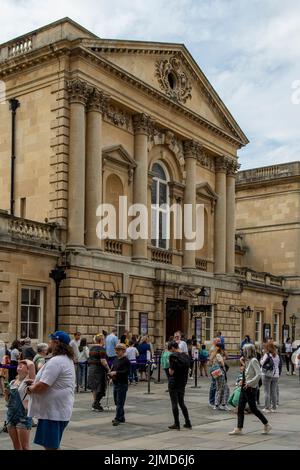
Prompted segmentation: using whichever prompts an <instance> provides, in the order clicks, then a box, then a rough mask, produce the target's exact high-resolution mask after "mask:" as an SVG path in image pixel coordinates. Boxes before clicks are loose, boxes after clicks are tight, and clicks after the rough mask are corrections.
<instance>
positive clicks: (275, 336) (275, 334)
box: [273, 312, 280, 343]
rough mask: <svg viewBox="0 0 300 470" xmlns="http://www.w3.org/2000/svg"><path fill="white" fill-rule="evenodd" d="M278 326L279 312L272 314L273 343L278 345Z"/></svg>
mask: <svg viewBox="0 0 300 470" xmlns="http://www.w3.org/2000/svg"><path fill="white" fill-rule="evenodd" d="M275 319H277V322H275ZM279 324H280V314H279V312H274V313H273V339H274V342H275V343H278V342H279V341H280V332H279V326H280V325H279Z"/></svg>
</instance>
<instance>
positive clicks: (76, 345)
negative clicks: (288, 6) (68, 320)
mask: <svg viewBox="0 0 300 470" xmlns="http://www.w3.org/2000/svg"><path fill="white" fill-rule="evenodd" d="M70 346H71V348H72V349H73V351H74V362H78V358H79V346H80V339H79V340H78V341H76V339H72V341H70Z"/></svg>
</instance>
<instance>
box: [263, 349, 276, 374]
mask: <svg viewBox="0 0 300 470" xmlns="http://www.w3.org/2000/svg"><path fill="white" fill-rule="evenodd" d="M262 372H263V374H264V375H265V376H266V377H273V376H274V372H275V364H274V361H273V357H272V356H271V355H270V354H269V356H268V358H267V359H266V361H265V363H264V365H263V366H262Z"/></svg>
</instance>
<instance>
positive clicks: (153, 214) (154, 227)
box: [151, 209, 157, 246]
mask: <svg viewBox="0 0 300 470" xmlns="http://www.w3.org/2000/svg"><path fill="white" fill-rule="evenodd" d="M156 230H157V211H156V209H152V210H151V243H152V245H153V246H156V239H157V235H156Z"/></svg>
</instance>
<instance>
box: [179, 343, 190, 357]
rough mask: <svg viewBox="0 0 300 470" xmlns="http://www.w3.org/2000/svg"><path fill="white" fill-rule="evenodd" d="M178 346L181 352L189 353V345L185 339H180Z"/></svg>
mask: <svg viewBox="0 0 300 470" xmlns="http://www.w3.org/2000/svg"><path fill="white" fill-rule="evenodd" d="M178 347H179V349H180V351H181V352H184V353H186V354H188V353H189V352H188V347H187V344H186V342H185V341H182V340H180V341H179V343H178Z"/></svg>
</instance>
